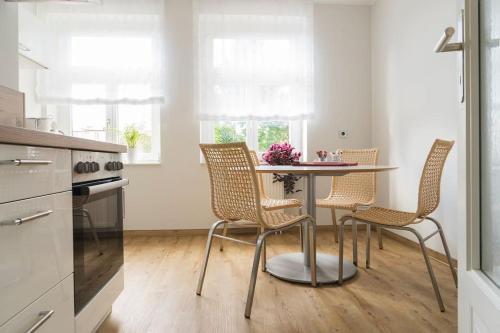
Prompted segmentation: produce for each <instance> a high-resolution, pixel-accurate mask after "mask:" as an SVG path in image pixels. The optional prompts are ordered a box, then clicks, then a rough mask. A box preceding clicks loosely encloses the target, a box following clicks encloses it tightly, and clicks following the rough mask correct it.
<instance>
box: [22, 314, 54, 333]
mask: <svg viewBox="0 0 500 333" xmlns="http://www.w3.org/2000/svg"><path fill="white" fill-rule="evenodd" d="M54 312H55V311H54V310H50V311H42V312H40V313H39V314H38V316H39V317H40V319H39V320H38V321H37V322H36V323H35V325H33V326H31V328H30V329H29V330H27V331H26V333H33V332H36V330H38V329H39V328H40V327H41V326H42V325H43V324H44V323H45V322H46V321H47V320H49V319H50V317H52V315H53V314H54Z"/></svg>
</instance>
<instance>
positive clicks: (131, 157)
mask: <svg viewBox="0 0 500 333" xmlns="http://www.w3.org/2000/svg"><path fill="white" fill-rule="evenodd" d="M136 160H137V148H129V149H128V162H129V163H135V161H136Z"/></svg>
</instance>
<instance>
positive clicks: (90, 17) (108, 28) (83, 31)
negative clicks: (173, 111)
mask: <svg viewBox="0 0 500 333" xmlns="http://www.w3.org/2000/svg"><path fill="white" fill-rule="evenodd" d="M41 8H42V10H43V12H44V15H45V18H46V22H47V25H48V29H49V34H48V40H47V47H46V49H47V57H46V58H47V59H49V61H50V63H49V70H47V71H41V72H39V74H38V79H37V98H38V100H39V102H40V103H42V104H72V105H82V104H83V105H84V104H101V105H102V104H107V105H109V104H161V103H163V102H164V97H163V96H164V89H163V81H164V71H163V59H162V56H163V54H164V53H163V52H162V48H163V47H162V44H163V40H162V28H163V24H162V23H163V22H162V11H163V0H141V1H134V0H106V1H103V4H102V5H93V4H91V5H79V6H76V5H74V6H72V5H65V4H53V3H50V4H45V5H44V6H43V7H41Z"/></svg>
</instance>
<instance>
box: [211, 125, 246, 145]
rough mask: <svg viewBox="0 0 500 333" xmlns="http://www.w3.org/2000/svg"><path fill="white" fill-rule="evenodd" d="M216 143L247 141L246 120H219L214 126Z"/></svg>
mask: <svg viewBox="0 0 500 333" xmlns="http://www.w3.org/2000/svg"><path fill="white" fill-rule="evenodd" d="M214 137H215V143H232V142H245V141H246V122H241V121H219V122H217V123H216V124H215V126H214Z"/></svg>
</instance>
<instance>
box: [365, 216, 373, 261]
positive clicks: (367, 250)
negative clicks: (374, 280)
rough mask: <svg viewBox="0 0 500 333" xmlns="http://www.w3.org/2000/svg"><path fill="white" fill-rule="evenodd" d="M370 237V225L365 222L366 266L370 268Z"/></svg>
mask: <svg viewBox="0 0 500 333" xmlns="http://www.w3.org/2000/svg"><path fill="white" fill-rule="evenodd" d="M371 239H372V226H371V225H370V223H367V224H366V268H370V247H371V246H370V243H371Z"/></svg>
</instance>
